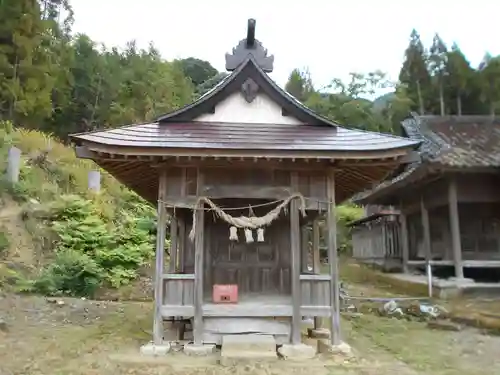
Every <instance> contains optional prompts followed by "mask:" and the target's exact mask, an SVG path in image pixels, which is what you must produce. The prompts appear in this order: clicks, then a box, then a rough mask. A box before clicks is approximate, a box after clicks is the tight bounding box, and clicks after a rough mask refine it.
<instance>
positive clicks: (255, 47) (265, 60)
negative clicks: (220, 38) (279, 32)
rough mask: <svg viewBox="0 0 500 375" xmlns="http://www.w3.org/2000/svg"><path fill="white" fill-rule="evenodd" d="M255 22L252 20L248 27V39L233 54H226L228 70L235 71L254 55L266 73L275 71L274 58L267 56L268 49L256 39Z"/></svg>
mask: <svg viewBox="0 0 500 375" xmlns="http://www.w3.org/2000/svg"><path fill="white" fill-rule="evenodd" d="M255 23H256V22H255V20H254V19H253V18H250V19H249V20H248V26H247V37H246V38H245V39H242V40H240V42H239V43H238V45H237V46H236V47H234V48H233V51H232V54H230V53H226V70H228V71H230V72H231V71H233V70H235V69H236V68H237V67H238V66H239V65H240V64H241V63H242V62H244V61H245V60H246V59H247V58H248V55H252V57H253V59H254V60H255V62H256V63H257V65H258V66H259V67H260V68H261V69H262V70H263V71H264V72H266V73H271V72H272V71H273V65H274V56H273V55H270V56H268V55H267V49H265V48H264V46H263V45H262V43H261V42H260V41H258V40H257V39H255Z"/></svg>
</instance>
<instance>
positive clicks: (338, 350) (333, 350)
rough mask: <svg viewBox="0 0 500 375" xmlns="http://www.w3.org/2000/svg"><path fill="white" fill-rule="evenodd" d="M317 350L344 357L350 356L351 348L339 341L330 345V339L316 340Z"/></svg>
mask: <svg viewBox="0 0 500 375" xmlns="http://www.w3.org/2000/svg"><path fill="white" fill-rule="evenodd" d="M318 352H319V353H322V354H332V355H341V356H344V357H351V356H352V348H351V346H350V345H349V344H347V343H345V342H341V343H340V344H338V345H332V344H331V342H330V340H329V339H328V340H326V339H320V340H318Z"/></svg>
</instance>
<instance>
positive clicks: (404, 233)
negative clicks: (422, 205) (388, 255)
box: [399, 212, 410, 273]
mask: <svg viewBox="0 0 500 375" xmlns="http://www.w3.org/2000/svg"><path fill="white" fill-rule="evenodd" d="M399 217H400V219H401V221H400V223H401V252H402V254H401V257H402V261H403V272H404V273H408V272H409V270H408V260H409V259H410V243H409V242H408V219H407V217H406V214H405V213H403V212H401V215H400V216H399Z"/></svg>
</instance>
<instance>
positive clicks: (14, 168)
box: [7, 147, 21, 182]
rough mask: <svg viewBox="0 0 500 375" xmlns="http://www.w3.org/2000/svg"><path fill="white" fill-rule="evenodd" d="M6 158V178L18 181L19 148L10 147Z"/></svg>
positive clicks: (19, 165)
mask: <svg viewBox="0 0 500 375" xmlns="http://www.w3.org/2000/svg"><path fill="white" fill-rule="evenodd" d="M7 158H8V159H7V178H8V180H9V181H10V182H18V181H19V171H20V167H21V150H20V149H18V148H17V147H11V148H10V149H9V154H8V157H7Z"/></svg>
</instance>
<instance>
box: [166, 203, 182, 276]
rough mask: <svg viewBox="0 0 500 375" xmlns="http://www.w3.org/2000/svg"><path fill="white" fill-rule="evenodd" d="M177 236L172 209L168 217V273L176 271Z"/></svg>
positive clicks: (176, 226)
mask: <svg viewBox="0 0 500 375" xmlns="http://www.w3.org/2000/svg"><path fill="white" fill-rule="evenodd" d="M178 238H179V237H178V225H177V215H176V213H175V211H174V212H173V213H172V216H171V218H170V262H169V264H168V271H169V272H170V273H175V272H177V271H178V267H177V258H178V254H179V246H178Z"/></svg>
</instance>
